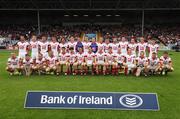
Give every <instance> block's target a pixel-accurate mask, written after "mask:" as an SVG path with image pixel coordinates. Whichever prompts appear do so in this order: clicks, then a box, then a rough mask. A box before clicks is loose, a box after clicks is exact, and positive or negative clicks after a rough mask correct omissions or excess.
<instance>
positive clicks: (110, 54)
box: [105, 47, 113, 74]
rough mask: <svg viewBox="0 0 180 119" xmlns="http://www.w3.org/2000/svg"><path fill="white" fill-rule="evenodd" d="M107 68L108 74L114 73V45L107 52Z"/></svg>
mask: <svg viewBox="0 0 180 119" xmlns="http://www.w3.org/2000/svg"><path fill="white" fill-rule="evenodd" d="M105 56H106V57H105V70H106V74H109V73H112V61H113V52H112V47H109V49H108V53H106V54H105Z"/></svg>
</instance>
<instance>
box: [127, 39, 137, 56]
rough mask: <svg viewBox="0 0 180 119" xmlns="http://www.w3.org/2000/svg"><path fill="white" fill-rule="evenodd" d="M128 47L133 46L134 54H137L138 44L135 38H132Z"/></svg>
mask: <svg viewBox="0 0 180 119" xmlns="http://www.w3.org/2000/svg"><path fill="white" fill-rule="evenodd" d="M128 47H129V48H131V50H132V54H133V55H135V56H136V50H137V44H136V41H135V39H134V38H132V39H131V42H130V43H129V44H128Z"/></svg>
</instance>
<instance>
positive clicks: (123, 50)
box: [119, 41, 128, 55]
mask: <svg viewBox="0 0 180 119" xmlns="http://www.w3.org/2000/svg"><path fill="white" fill-rule="evenodd" d="M119 47H120V48H121V53H122V54H124V55H126V54H127V47H128V42H126V41H125V42H120V43H119Z"/></svg>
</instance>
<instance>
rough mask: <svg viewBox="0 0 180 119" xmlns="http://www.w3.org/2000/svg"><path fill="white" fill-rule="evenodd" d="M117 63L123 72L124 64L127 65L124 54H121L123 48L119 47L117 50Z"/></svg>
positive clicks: (120, 71)
mask: <svg viewBox="0 0 180 119" xmlns="http://www.w3.org/2000/svg"><path fill="white" fill-rule="evenodd" d="M117 63H118V69H119V73H122V71H124V68H125V67H124V66H125V56H124V55H123V54H121V49H120V48H119V49H118V52H117Z"/></svg>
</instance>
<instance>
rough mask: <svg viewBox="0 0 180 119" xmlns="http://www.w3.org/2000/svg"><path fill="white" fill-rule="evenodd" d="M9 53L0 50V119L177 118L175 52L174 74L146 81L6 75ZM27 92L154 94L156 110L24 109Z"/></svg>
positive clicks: (178, 58)
mask: <svg viewBox="0 0 180 119" xmlns="http://www.w3.org/2000/svg"><path fill="white" fill-rule="evenodd" d="M10 52H11V51H5V50H0V119H81V118H82V119H85V118H86V119H119V118H120V119H180V53H178V52H170V57H171V58H172V60H173V64H174V69H175V71H174V72H171V73H169V74H168V75H167V76H152V77H147V78H146V77H143V76H141V77H134V76H124V75H120V76H38V75H37V76H30V77H26V76H9V75H8V73H7V72H6V71H5V66H6V62H7V59H8V57H9V55H10ZM161 54H162V52H160V53H159V55H161ZM28 90H41V91H43V90H44V91H92V92H93V91H97V92H145V93H148V92H150V93H157V94H158V99H159V104H160V111H122V110H72V109H66V110H65V109H58V110H48V109H24V100H25V95H26V91H28Z"/></svg>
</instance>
